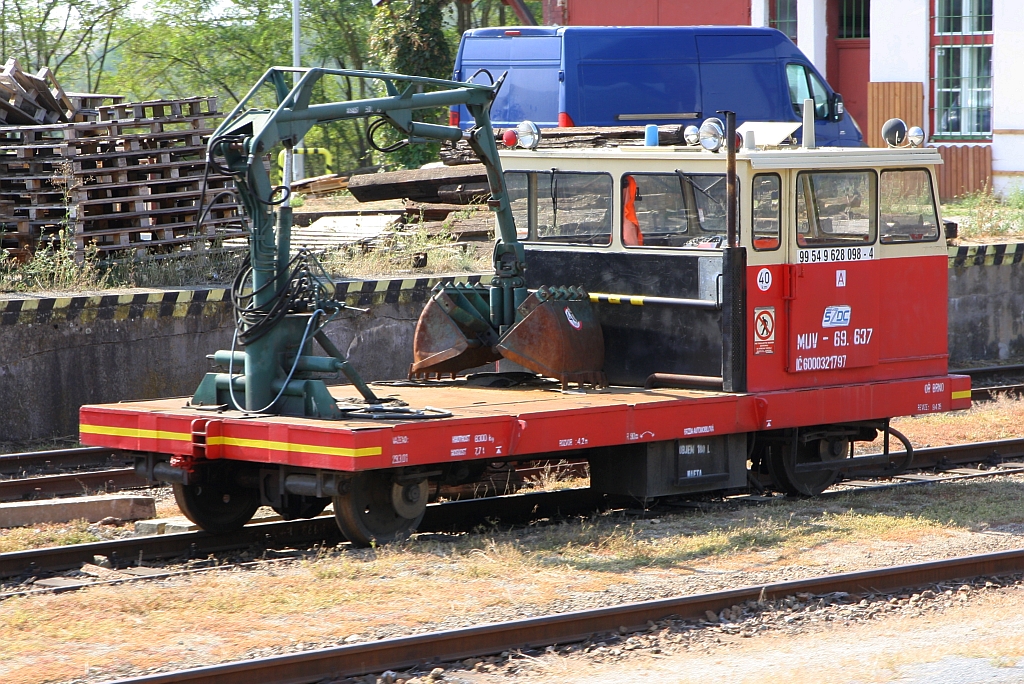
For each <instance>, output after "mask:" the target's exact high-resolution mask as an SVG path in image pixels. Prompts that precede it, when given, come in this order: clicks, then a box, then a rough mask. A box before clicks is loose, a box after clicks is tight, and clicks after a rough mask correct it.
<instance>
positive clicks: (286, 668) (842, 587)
mask: <svg viewBox="0 0 1024 684" xmlns="http://www.w3.org/2000/svg"><path fill="white" fill-rule="evenodd" d="M1021 572H1024V549H1018V550H1014V551H1003V552H999V553H991V554H984V555H978V556H966V557H962V558H950V559H946V560H941V561H931V562H927V563H915V564H912V565H901V566H895V567H889V568H881V569H877V570H867V571H862V572H851V573H842V574H837V575H826V576H823V577H815V578H811V579H803V580H794V581H789V582H777V583H772V584H762V585H755V586H748V587H743V588H740V589H731V590H727V591H717V592H712V593H708V594H698V595H693V596H682V597H678V598H671V599H663V600H658V601H647V602H643V603H632V604H626V605H620V606H612V607H608V608H597V609H592V610H584V611H578V612H572V613H562V614H558V615H549V616H545V617H539V618H530V619H526V620H517V621H514V622H505V623H497V624H489V625H481V626H477V627H469V628H465V629H456V630H449V631H443V632H433V633H429V634H420V635H416V636H409V637H400V638H395V639H385V640H381V641H376V642H371V643H365V644H355V645H351V646H338V647H334V648H325V649H319V650H314V651H306V652H302V653H295V654H290V655H283V656H275V657H270V658H260V659H255V660H248V661H239V662H233V663H225V664H222V665H213V666H209V667H201V668H196V669H192V670H183V671H179V672H170V673H165V674H155V675H148V676H144V677H138V678H133V679H124V680H119V682H118V683H117V684H128V683H129V682H131V683H133V684H186V683H187V684H207V683H209V684H248V683H249V682H257V681H258V682H261V683H262V684H278V683H280V684H284V683H286V682H287V683H288V684H304V683H306V682H310V683H312V682H317V681H320V680H322V679H325V678H339V677H355V676H359V675H365V674H375V673H380V672H384V671H387V670H393V671H402V670H407V669H410V668H415V667H420V668H422V667H429V666H430V665H434V664H439V663H444V662H452V661H457V660H462V659H464V658H470V657H479V656H487V655H492V654H496V653H502V652H505V651H508V652H512V651H517V650H527V649H541V648H544V647H546V646H550V645H555V644H571V643H576V642H580V641H585V640H587V639H597V638H598V637H599V636H600V635H602V634H606V633H612V634H615V635H618V634H619V633H620V632H622V631H623V627H624V628H625V630H626V633H628V632H630V631H644V630H646V629H647V627H648V625H649V624H650V623H652V622H653V623H656V622H658V621H661V620H665V619H684V620H685V619H690V620H693V619H698V620H699V619H703V618H704V616H705V615H706V614H707V612H708V611H710V612H712V613H716V614H717V613H718V612H719V611H721V610H724V609H728V608H729V607H730V606H734V605H738V604H743V603H745V602H748V601H753V602H758V603H764V602H767V601H774V600H779V599H784V598H785V597H788V596H794V595H798V594H811V595H813V596H822V595H828V594H834V593H835V592H846V593H847V594H850V595H877V594H885V593H890V592H895V591H900V590H907V589H912V588H913V589H916V588H923V587H930V586H934V585H936V584H941V583H947V582H953V581H964V580H970V579H974V578H978V577H986V578H989V577H990V578H997V577H1000V576H1006V575H1017V574H1020V573H1021Z"/></svg>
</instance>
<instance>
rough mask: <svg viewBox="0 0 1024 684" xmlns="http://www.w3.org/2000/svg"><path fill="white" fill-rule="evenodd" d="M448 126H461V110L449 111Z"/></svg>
mask: <svg viewBox="0 0 1024 684" xmlns="http://www.w3.org/2000/svg"><path fill="white" fill-rule="evenodd" d="M448 125H449V126H458V125H459V110H458V109H449V110H448Z"/></svg>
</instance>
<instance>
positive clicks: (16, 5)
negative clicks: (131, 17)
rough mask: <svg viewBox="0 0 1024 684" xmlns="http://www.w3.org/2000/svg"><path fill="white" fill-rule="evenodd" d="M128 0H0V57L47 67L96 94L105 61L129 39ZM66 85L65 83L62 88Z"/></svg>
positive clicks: (26, 66) (34, 68)
mask: <svg viewBox="0 0 1024 684" xmlns="http://www.w3.org/2000/svg"><path fill="white" fill-rule="evenodd" d="M130 4H131V3H130V0H0V58H2V59H3V60H4V61H5V60H7V59H10V58H12V57H13V58H15V59H17V60H18V62H19V64H20V65H21V67H22V68H23V69H25V70H26V71H32V72H35V71H38V70H39V69H40V68H42V67H49V68H50V69H51V70H52V71H53V73H54V75H56V76H57V77H58V78H60V79H62V80H63V81H64V82H65V83H66V84H67V85H68V86H73V87H74V88H75V89H81V90H85V91H88V92H98V91H99V90H100V88H101V87H102V86H103V85H104V75H105V74H106V69H107V68H108V60H109V59H110V57H111V56H112V55H113V54H114V53H115V52H116V51H117V50H118V49H119V48H121V47H122V46H123V45H125V44H127V43H128V42H129V41H130V40H131V38H132V32H131V30H130V28H129V27H128V25H127V12H128V8H129V6H130ZM68 89H69V90H70V89H72V88H71V87H69V88H68Z"/></svg>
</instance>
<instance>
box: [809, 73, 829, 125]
mask: <svg viewBox="0 0 1024 684" xmlns="http://www.w3.org/2000/svg"><path fill="white" fill-rule="evenodd" d="M807 78H808V79H809V80H810V81H811V96H812V97H814V118H816V119H827V118H828V90H826V89H825V84H824V83H822V82H821V79H820V78H818V77H817V76H816V75H815V74H814V72H812V71H808V72H807Z"/></svg>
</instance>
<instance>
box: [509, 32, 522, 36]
mask: <svg viewBox="0 0 1024 684" xmlns="http://www.w3.org/2000/svg"><path fill="white" fill-rule="evenodd" d="M505 35H506V36H521V35H523V32H522V31H505Z"/></svg>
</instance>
